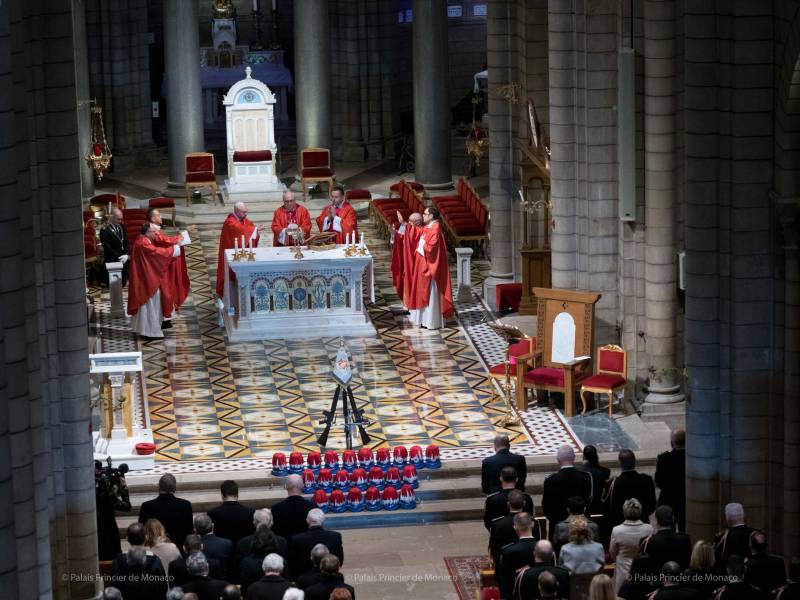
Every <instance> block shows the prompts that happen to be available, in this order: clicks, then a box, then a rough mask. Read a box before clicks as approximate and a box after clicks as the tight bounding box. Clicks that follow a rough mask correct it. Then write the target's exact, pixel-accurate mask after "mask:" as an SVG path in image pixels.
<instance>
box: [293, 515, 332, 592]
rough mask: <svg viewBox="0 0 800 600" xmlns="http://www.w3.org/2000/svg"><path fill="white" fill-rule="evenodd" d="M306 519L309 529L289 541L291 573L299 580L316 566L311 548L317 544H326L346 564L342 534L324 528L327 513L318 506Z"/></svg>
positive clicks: (294, 578)
mask: <svg viewBox="0 0 800 600" xmlns="http://www.w3.org/2000/svg"><path fill="white" fill-rule="evenodd" d="M306 520H307V521H308V531H303V532H301V533H298V534H297V535H295V536H294V537H293V538H292V539H291V541H290V542H289V573H290V574H291V578H292V579H293V580H297V578H298V577H299V576H300V575H302V574H303V573H306V572H308V571H310V570H311V568H312V567H313V566H314V565H313V564H312V563H311V549H312V548H313V547H314V546H316V545H317V544H324V545H325V546H326V547H327V548H328V551H329V552H330V553H331V554H333V555H334V556H336V557H337V558H338V559H339V564H340V565H342V564H344V548H343V547H342V534H341V533H339V532H338V531H329V530H327V529H323V527H322V526H323V525H324V524H325V513H323V512H322V511H321V510H320V509H318V508H314V509H311V510H310V511H308V516H307V518H306Z"/></svg>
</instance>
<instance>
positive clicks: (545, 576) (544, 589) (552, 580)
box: [538, 571, 558, 596]
mask: <svg viewBox="0 0 800 600" xmlns="http://www.w3.org/2000/svg"><path fill="white" fill-rule="evenodd" d="M538 583H539V593H540V594H541V595H543V596H545V595H546V596H552V595H553V594H555V593H556V591H557V590H558V580H557V579H556V576H555V575H553V574H552V573H551V572H550V571H542V572H541V573H539V577H538Z"/></svg>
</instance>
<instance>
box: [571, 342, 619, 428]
mask: <svg viewBox="0 0 800 600" xmlns="http://www.w3.org/2000/svg"><path fill="white" fill-rule="evenodd" d="M627 383H628V353H627V352H626V351H625V350H623V349H622V348H620V347H619V346H617V345H615V344H608V345H607V346H602V347H601V348H598V349H597V373H596V374H595V375H592V376H591V377H587V378H586V379H584V380H583V381H582V382H581V387H580V390H581V393H580V396H581V404H583V410H582V411H581V414H584V413H586V397H585V396H584V394H585V393H586V392H592V393H594V395H595V397H597V396H598V394H608V418H609V419H610V418H611V416H612V410H613V406H614V394H615V393H617V392H618V391H619V390H622V392H623V393H622V396H621V397H620V404H621V403H622V400H623V399H624V398H625V385H626V384H627Z"/></svg>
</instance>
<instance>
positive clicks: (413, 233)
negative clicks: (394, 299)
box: [391, 212, 422, 310]
mask: <svg viewBox="0 0 800 600" xmlns="http://www.w3.org/2000/svg"><path fill="white" fill-rule="evenodd" d="M398 220H399V221H400V223H401V224H400V226H399V227H397V228H396V229H395V234H394V243H393V244H392V265H391V268H392V283H393V284H394V289H395V290H397V295H398V296H399V297H400V300H401V301H402V302H403V307H404V308H405V309H406V310H408V309H409V307H410V304H411V301H410V296H411V285H412V282H413V278H414V269H415V267H416V265H417V263H418V262H420V261H418V260H417V258H419V259H421V258H422V257H420V255H419V254H417V253H416V252H415V249H416V247H417V243H418V242H419V236H420V231H421V230H420V229H419V227H420V225H422V215H421V214H419V213H411V215H410V216H409V217H408V223H403V222H402V215H400V213H399V212H398Z"/></svg>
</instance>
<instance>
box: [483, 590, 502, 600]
mask: <svg viewBox="0 0 800 600" xmlns="http://www.w3.org/2000/svg"><path fill="white" fill-rule="evenodd" d="M478 600H500V588H496V587H490V588H483V589H480V590H478Z"/></svg>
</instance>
